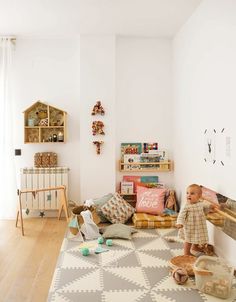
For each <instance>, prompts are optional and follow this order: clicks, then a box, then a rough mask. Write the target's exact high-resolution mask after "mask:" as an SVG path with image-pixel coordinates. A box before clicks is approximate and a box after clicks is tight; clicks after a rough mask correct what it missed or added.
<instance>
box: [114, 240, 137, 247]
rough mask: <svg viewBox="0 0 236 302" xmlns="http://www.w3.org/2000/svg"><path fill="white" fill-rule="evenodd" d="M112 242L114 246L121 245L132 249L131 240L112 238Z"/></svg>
mask: <svg viewBox="0 0 236 302" xmlns="http://www.w3.org/2000/svg"><path fill="white" fill-rule="evenodd" d="M112 242H113V245H114V246H121V247H124V248H127V249H132V250H133V249H134V245H133V243H132V241H131V240H124V239H113V240H112Z"/></svg>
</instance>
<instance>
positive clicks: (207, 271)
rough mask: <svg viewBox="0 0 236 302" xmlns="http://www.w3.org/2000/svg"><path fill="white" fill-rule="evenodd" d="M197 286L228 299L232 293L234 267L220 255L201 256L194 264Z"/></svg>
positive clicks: (210, 293) (207, 292) (203, 290)
mask: <svg viewBox="0 0 236 302" xmlns="http://www.w3.org/2000/svg"><path fill="white" fill-rule="evenodd" d="M194 273H195V280H196V286H197V288H198V289H199V290H200V291H202V292H204V293H206V294H209V295H212V296H216V297H219V298H223V299H226V298H228V297H229V296H230V294H231V288H232V280H233V274H234V269H233V268H232V267H230V266H229V265H228V264H227V263H226V262H225V261H224V260H223V259H221V258H218V257H210V256H200V257H199V258H198V259H197V261H196V262H195V264H194Z"/></svg>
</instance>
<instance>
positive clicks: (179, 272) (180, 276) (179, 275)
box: [172, 267, 188, 285]
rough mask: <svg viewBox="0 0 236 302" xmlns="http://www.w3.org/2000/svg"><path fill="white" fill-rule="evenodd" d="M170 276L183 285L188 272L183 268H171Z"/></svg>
mask: <svg viewBox="0 0 236 302" xmlns="http://www.w3.org/2000/svg"><path fill="white" fill-rule="evenodd" d="M172 277H173V278H174V280H175V282H176V283H177V284H180V285H183V284H184V283H185V282H187V280H188V273H187V271H186V269H185V268H182V267H177V268H175V269H174V270H173V272H172Z"/></svg>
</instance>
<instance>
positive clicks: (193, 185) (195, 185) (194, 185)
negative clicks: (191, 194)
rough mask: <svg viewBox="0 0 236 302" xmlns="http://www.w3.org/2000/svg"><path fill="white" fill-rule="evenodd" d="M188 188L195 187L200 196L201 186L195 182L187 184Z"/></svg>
mask: <svg viewBox="0 0 236 302" xmlns="http://www.w3.org/2000/svg"><path fill="white" fill-rule="evenodd" d="M189 188H194V189H196V190H197V191H198V194H199V195H200V196H202V188H201V187H200V186H199V185H197V184H191V185H189V186H188V189H189Z"/></svg>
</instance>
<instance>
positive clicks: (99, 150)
mask: <svg viewBox="0 0 236 302" xmlns="http://www.w3.org/2000/svg"><path fill="white" fill-rule="evenodd" d="M103 143H104V142H103V141H93V144H94V145H95V146H96V152H97V154H98V155H99V154H101V145H102V144H103Z"/></svg>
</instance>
